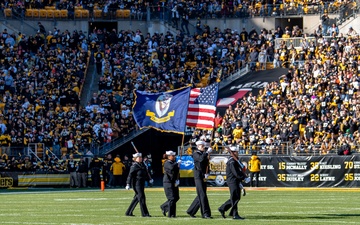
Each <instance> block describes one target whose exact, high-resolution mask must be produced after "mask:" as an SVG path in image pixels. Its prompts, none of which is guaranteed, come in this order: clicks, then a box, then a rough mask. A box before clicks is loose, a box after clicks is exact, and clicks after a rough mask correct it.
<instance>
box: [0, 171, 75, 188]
mask: <svg viewBox="0 0 360 225" xmlns="http://www.w3.org/2000/svg"><path fill="white" fill-rule="evenodd" d="M69 185H70V174H66V173H63V174H58V173H36V172H0V188H11V187H31V186H69Z"/></svg>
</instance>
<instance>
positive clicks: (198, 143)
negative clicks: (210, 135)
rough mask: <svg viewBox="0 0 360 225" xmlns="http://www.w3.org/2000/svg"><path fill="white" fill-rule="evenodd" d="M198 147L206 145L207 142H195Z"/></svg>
mask: <svg viewBox="0 0 360 225" xmlns="http://www.w3.org/2000/svg"><path fill="white" fill-rule="evenodd" d="M195 144H196V145H206V143H205V141H197V142H195Z"/></svg>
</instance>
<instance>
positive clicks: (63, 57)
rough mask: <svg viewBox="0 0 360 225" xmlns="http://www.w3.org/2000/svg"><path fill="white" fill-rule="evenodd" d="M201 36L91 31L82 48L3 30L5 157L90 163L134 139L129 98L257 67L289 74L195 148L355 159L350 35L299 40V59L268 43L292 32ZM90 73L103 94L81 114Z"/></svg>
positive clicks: (77, 36) (56, 33)
mask: <svg viewBox="0 0 360 225" xmlns="http://www.w3.org/2000/svg"><path fill="white" fill-rule="evenodd" d="M40 25H41V23H39V27H40V28H41V26H40ZM197 32H198V33H197V34H195V35H185V34H184V32H182V31H180V30H179V31H178V33H177V34H176V35H173V34H172V33H170V32H167V33H165V34H162V33H160V34H159V33H154V34H150V33H148V34H146V35H143V34H142V33H141V31H140V30H137V31H129V30H121V31H119V32H116V31H115V30H112V31H106V30H101V29H97V30H94V31H93V32H92V33H91V34H89V35H88V36H86V35H85V34H83V32H82V31H76V30H75V31H72V32H71V31H68V30H65V31H60V30H59V29H56V28H54V29H53V30H50V31H46V30H44V29H39V31H38V32H37V33H36V34H35V35H30V36H27V35H25V34H21V33H18V34H9V33H8V32H7V30H3V31H2V32H1V40H0V45H1V50H2V51H1V53H0V60H1V74H2V76H1V77H0V93H1V95H2V98H1V103H0V110H1V121H0V128H1V129H0V131H1V135H0V143H1V149H2V153H5V154H6V155H18V154H19V153H20V154H23V151H24V148H25V147H26V146H27V144H28V143H44V145H45V148H47V149H49V150H51V151H52V152H54V153H55V155H57V156H60V155H62V154H63V153H65V154H69V153H83V154H86V153H87V151H88V150H91V149H92V148H94V147H96V146H99V145H102V144H105V143H108V142H111V140H112V139H113V138H115V137H123V136H126V135H128V134H129V132H131V131H132V130H134V129H136V126H135V123H134V121H133V118H132V115H131V110H130V108H131V106H132V104H133V93H132V90H133V89H138V90H146V91H151V92H162V91H167V90H171V89H175V88H178V87H182V86H185V85H188V84H190V85H193V86H198V87H202V86H206V85H207V84H208V83H213V82H216V81H220V80H221V79H222V78H223V77H225V76H228V75H229V74H231V73H232V72H235V71H236V70H237V69H240V68H242V67H244V66H245V65H247V64H248V63H249V66H250V68H251V69H252V70H258V69H264V68H263V67H261V63H262V62H263V60H264V57H266V59H267V61H268V62H273V65H274V67H280V66H287V67H289V72H288V73H287V74H285V75H284V76H282V77H281V79H280V80H279V81H274V82H272V83H270V84H268V85H267V86H266V88H265V89H264V90H262V91H260V93H259V94H258V95H257V96H252V95H251V94H250V95H249V96H246V97H244V98H243V99H242V100H241V102H240V103H238V104H237V105H236V106H234V107H230V108H229V109H227V110H226V113H225V114H224V115H219V116H218V117H217V119H216V121H217V122H216V128H217V130H216V131H217V132H216V133H215V134H214V136H213V139H212V140H210V139H211V137H212V136H211V134H209V133H208V132H207V131H198V130H197V131H196V132H194V136H193V138H192V141H194V140H198V139H205V140H206V141H208V142H211V143H212V146H213V147H214V148H216V149H217V148H218V147H220V146H222V145H226V144H236V145H239V148H240V149H242V150H243V151H242V153H249V150H257V151H260V153H268V154H287V153H288V152H285V150H286V149H288V147H289V146H290V145H291V146H292V148H293V149H294V150H295V152H296V153H297V154H302V153H314V154H327V153H331V151H333V150H334V149H340V150H341V152H342V154H349V153H350V152H351V151H357V150H358V147H359V141H360V139H359V138H360V135H359V122H358V121H359V118H358V117H359V97H358V89H359V83H358V75H357V74H358V73H359V70H360V67H359V63H360V61H359V59H358V55H359V52H358V51H359V48H358V44H359V43H358V41H359V36H358V34H357V32H356V31H355V30H354V29H352V28H351V29H350V30H349V31H348V32H346V33H344V34H341V33H340V32H339V31H338V30H336V29H334V31H333V33H331V35H332V37H326V38H325V37H323V36H322V32H318V31H315V32H314V33H313V34H311V35H310V36H312V37H314V38H315V39H311V40H312V41H309V42H308V41H306V39H304V41H303V42H302V46H301V48H298V49H295V48H294V47H293V46H292V45H286V43H283V44H281V45H280V46H279V48H275V43H274V41H275V39H276V38H280V37H283V38H287V37H288V38H289V37H305V35H304V34H302V33H301V30H300V29H299V28H298V27H297V26H295V27H286V28H284V30H282V28H280V27H278V28H276V29H274V30H270V29H269V30H268V29H265V28H263V29H262V30H261V31H256V30H255V29H252V30H251V31H249V32H248V31H246V30H245V29H243V30H242V31H241V32H239V31H237V30H231V29H225V30H223V31H221V30H220V29H218V28H214V29H211V28H210V27H209V26H206V25H204V26H202V27H201V30H197ZM337 32H338V33H337ZM259 62H260V64H259ZM89 63H94V64H95V67H96V73H97V74H98V76H100V81H99V92H98V93H94V96H93V98H92V99H91V100H90V102H89V103H88V104H87V106H81V105H80V104H79V95H80V93H81V88H82V85H83V83H84V80H85V79H86V73H87V68H88V64H89ZM259 65H260V66H259ZM10 147H11V148H10ZM10 151H11V152H10ZM14 151H15V152H14ZM5 158H6V157H5V156H4V157H3V159H5Z"/></svg>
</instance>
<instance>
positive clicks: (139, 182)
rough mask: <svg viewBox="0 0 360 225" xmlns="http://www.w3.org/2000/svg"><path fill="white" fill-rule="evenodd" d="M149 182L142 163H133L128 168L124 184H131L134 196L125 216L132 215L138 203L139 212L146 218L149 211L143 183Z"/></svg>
mask: <svg viewBox="0 0 360 225" xmlns="http://www.w3.org/2000/svg"><path fill="white" fill-rule="evenodd" d="M147 180H149V175H148V172H147V169H146V166H145V164H144V163H139V162H134V164H133V165H132V166H131V167H130V171H129V175H128V177H127V180H126V183H127V184H131V186H132V187H133V189H134V192H135V196H134V198H133V200H132V202H131V204H130V206H129V208H128V210H127V211H126V215H132V214H133V211H134V209H135V207H136V205H137V204H138V203H140V210H141V214H142V216H148V215H149V211H148V209H147V206H146V198H145V191H144V189H145V181H147Z"/></svg>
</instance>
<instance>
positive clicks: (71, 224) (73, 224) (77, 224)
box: [1, 221, 125, 225]
mask: <svg viewBox="0 0 360 225" xmlns="http://www.w3.org/2000/svg"><path fill="white" fill-rule="evenodd" d="M1 224H35V225H40V224H46V225H48V224H49V225H50V224H59V223H48V222H46V223H41V222H4V221H1ZM61 224H64V225H65V224H67V225H102V224H101V223H100V224H99V223H95V224H94V223H70V224H69V223H61ZM106 224H107V225H109V224H125V223H120V222H118V223H117V222H111V223H106Z"/></svg>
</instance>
